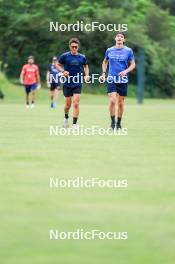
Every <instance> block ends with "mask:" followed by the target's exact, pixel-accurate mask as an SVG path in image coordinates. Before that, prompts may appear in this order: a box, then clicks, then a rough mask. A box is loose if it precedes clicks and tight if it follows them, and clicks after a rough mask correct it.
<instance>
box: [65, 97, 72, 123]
mask: <svg viewBox="0 0 175 264" xmlns="http://www.w3.org/2000/svg"><path fill="white" fill-rule="evenodd" d="M71 105H72V97H71V96H69V97H65V102H64V115H65V116H64V127H65V128H66V127H68V119H69V109H70V108H71Z"/></svg>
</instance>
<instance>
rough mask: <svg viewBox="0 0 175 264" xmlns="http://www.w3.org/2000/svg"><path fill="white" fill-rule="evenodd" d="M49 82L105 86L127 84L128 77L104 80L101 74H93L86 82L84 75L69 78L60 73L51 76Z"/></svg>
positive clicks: (113, 77) (79, 74)
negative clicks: (107, 84)
mask: <svg viewBox="0 0 175 264" xmlns="http://www.w3.org/2000/svg"><path fill="white" fill-rule="evenodd" d="M49 82H50V83H53V82H55V83H58V82H60V83H62V84H65V83H67V84H70V83H74V84H79V83H84V82H85V83H89V84H91V83H92V84H93V83H96V82H98V83H100V84H103V83H106V82H107V83H127V82H128V76H127V75H125V76H123V77H121V76H110V75H109V76H107V77H106V78H102V76H101V75H100V74H99V73H92V74H91V75H90V76H89V79H88V80H85V79H84V75H83V73H77V75H75V76H71V75H70V76H67V77H65V76H64V75H63V73H62V72H59V73H57V74H55V75H53V74H50V77H49Z"/></svg>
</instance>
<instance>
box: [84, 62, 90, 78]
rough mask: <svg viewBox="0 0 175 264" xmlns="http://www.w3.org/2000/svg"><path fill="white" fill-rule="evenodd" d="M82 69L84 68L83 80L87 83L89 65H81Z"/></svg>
mask: <svg viewBox="0 0 175 264" xmlns="http://www.w3.org/2000/svg"><path fill="white" fill-rule="evenodd" d="M83 68H84V74H85V75H84V79H85V82H86V81H87V82H88V81H89V78H90V77H89V65H88V64H85V65H83Z"/></svg>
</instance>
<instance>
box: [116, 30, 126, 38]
mask: <svg viewBox="0 0 175 264" xmlns="http://www.w3.org/2000/svg"><path fill="white" fill-rule="evenodd" d="M119 34H121V35H123V36H124V38H126V34H125V33H124V32H123V31H120V32H117V34H116V36H117V35H119Z"/></svg>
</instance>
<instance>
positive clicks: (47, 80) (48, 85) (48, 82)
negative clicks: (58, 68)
mask: <svg viewBox="0 0 175 264" xmlns="http://www.w3.org/2000/svg"><path fill="white" fill-rule="evenodd" d="M46 83H47V87H48V88H50V71H47V73H46Z"/></svg>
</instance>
